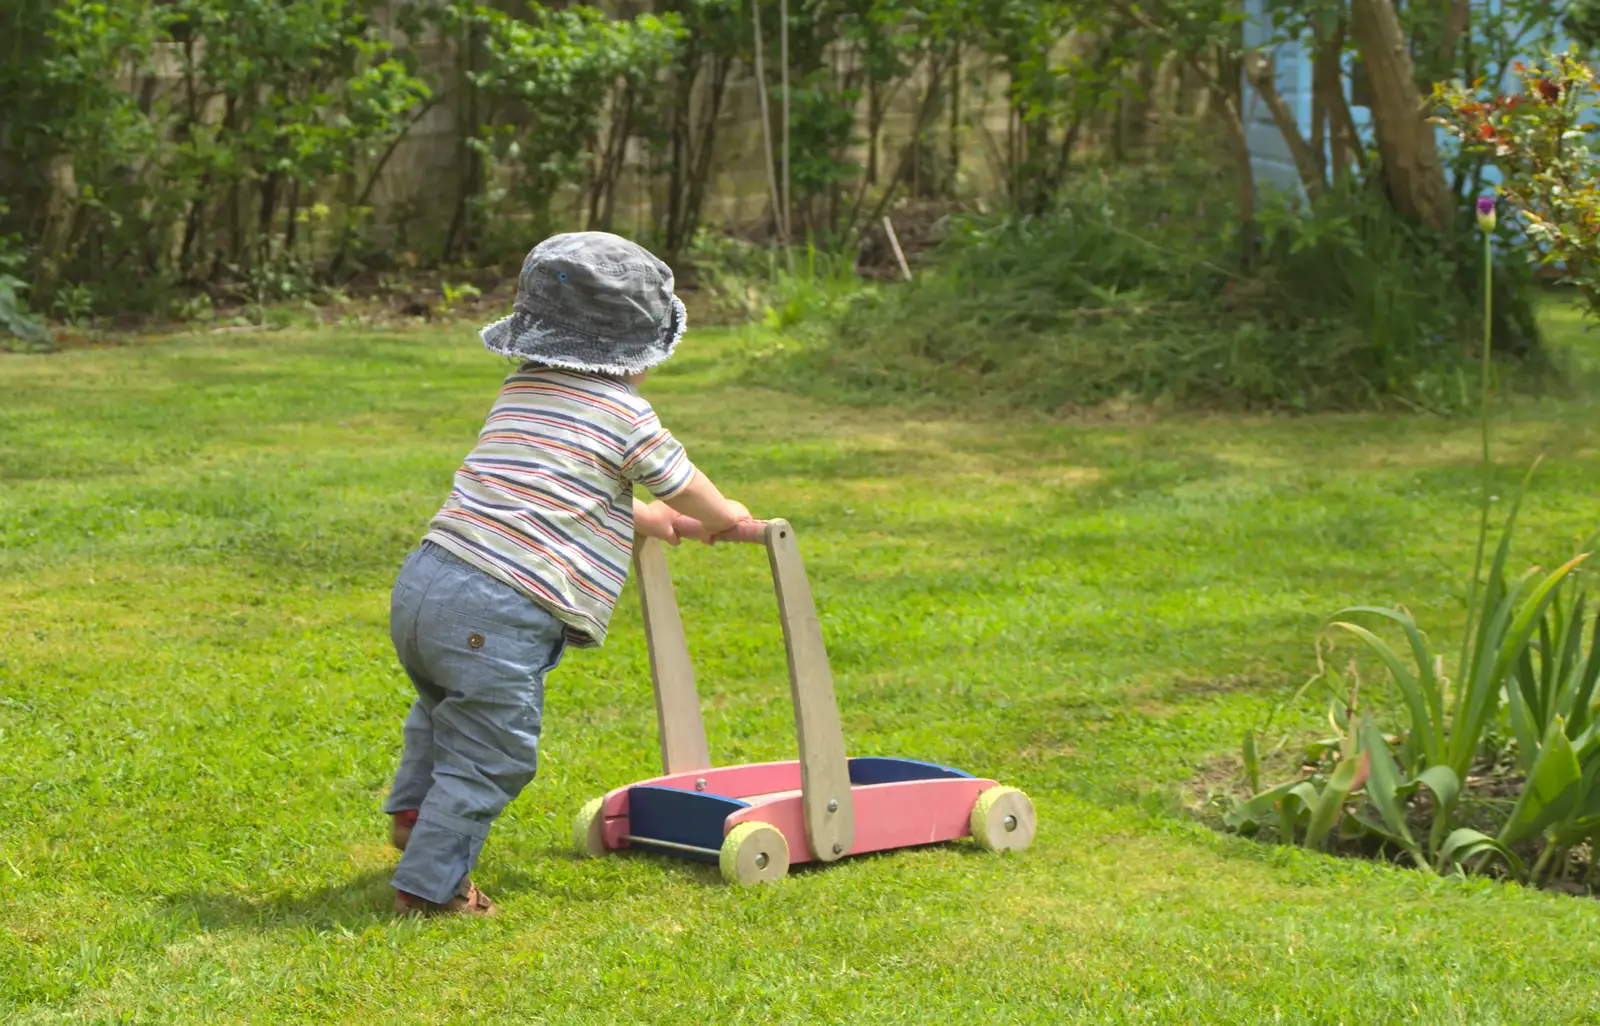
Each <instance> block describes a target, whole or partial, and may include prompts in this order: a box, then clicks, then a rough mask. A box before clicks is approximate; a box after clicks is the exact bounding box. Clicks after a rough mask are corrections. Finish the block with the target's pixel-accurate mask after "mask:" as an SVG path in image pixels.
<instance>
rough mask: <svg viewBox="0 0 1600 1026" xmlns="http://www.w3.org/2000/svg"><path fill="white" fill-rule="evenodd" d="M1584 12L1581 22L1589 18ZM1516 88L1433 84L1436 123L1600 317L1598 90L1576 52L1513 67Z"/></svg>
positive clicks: (1591, 72)
mask: <svg viewBox="0 0 1600 1026" xmlns="http://www.w3.org/2000/svg"><path fill="white" fill-rule="evenodd" d="M1593 10H1594V8H1590V9H1589V13H1588V14H1587V15H1586V16H1588V17H1592V16H1593ZM1515 70H1516V73H1517V75H1518V77H1519V79H1520V80H1521V84H1522V89H1521V91H1520V92H1518V93H1516V94H1512V95H1500V94H1498V93H1495V92H1493V91H1487V90H1485V88H1484V83H1482V82H1476V83H1473V85H1472V86H1471V87H1470V88H1469V87H1467V86H1464V85H1462V84H1461V83H1454V84H1448V85H1442V86H1440V87H1439V88H1438V89H1437V90H1436V92H1435V97H1434V99H1435V102H1436V103H1437V104H1438V106H1439V109H1440V111H1441V113H1440V116H1439V117H1438V118H1437V119H1436V120H1437V121H1438V123H1439V124H1441V125H1443V126H1444V127H1445V128H1446V129H1448V130H1449V131H1450V132H1451V133H1452V134H1453V135H1455V136H1456V137H1457V138H1458V139H1460V140H1461V144H1462V146H1463V148H1464V149H1466V150H1468V151H1469V152H1476V153H1481V154H1484V155H1486V156H1487V157H1488V158H1489V159H1490V160H1491V161H1492V162H1493V163H1494V165H1495V167H1496V168H1498V169H1499V171H1500V174H1501V184H1500V192H1501V194H1502V195H1503V197H1504V199H1505V201H1506V205H1507V206H1508V207H1510V209H1511V210H1512V211H1513V212H1514V214H1515V217H1516V219H1517V220H1519V221H1520V222H1521V224H1522V226H1523V228H1524V229H1525V230H1526V231H1527V232H1528V234H1530V235H1531V236H1532V237H1533V241H1534V242H1535V244H1536V245H1537V247H1538V249H1539V251H1540V254H1541V256H1542V257H1543V259H1544V260H1545V261H1546V262H1547V263H1550V264H1554V265H1557V266H1559V267H1560V268H1561V269H1562V272H1563V275H1564V276H1565V278H1566V279H1567V280H1568V281H1569V282H1571V283H1572V284H1573V285H1574V286H1576V288H1577V289H1578V291H1579V292H1580V293H1581V294H1582V295H1583V297H1584V298H1585V300H1587V302H1588V305H1589V308H1590V310H1591V312H1596V313H1600V163H1597V157H1600V154H1597V153H1596V151H1595V147H1594V140H1595V133H1596V132H1597V131H1600V126H1597V125H1595V124H1594V123H1593V121H1592V119H1593V117H1594V116H1595V115H1594V112H1595V110H1596V109H1597V108H1600V85H1597V83H1596V79H1595V70H1594V67H1593V66H1592V65H1591V64H1590V63H1588V62H1587V61H1585V60H1583V59H1582V58H1581V57H1580V56H1579V55H1578V53H1577V52H1576V50H1573V51H1571V52H1568V53H1564V54H1552V55H1550V56H1548V57H1547V58H1546V59H1545V60H1544V61H1543V62H1541V63H1538V64H1534V65H1524V64H1521V63H1518V64H1516V65H1515Z"/></svg>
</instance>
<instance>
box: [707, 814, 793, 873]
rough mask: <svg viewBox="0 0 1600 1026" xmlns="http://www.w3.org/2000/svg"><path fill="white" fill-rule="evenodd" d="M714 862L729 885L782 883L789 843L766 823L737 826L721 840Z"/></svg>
mask: <svg viewBox="0 0 1600 1026" xmlns="http://www.w3.org/2000/svg"><path fill="white" fill-rule="evenodd" d="M717 863H718V865H719V866H720V868H721V869H722V878H723V879H724V880H726V881H728V882H729V883H731V884H739V885H741V886H748V885H749V884H758V883H767V882H769V881H772V880H782V879H783V878H784V876H785V875H786V874H787V873H788V872H789V842H788V841H785V840H784V839H783V834H782V833H780V832H779V831H778V830H777V829H776V828H774V827H770V826H768V825H767V824H765V823H740V824H739V825H738V826H736V827H734V828H733V829H732V830H730V831H728V836H727V837H725V838H723V840H722V854H721V856H720V857H719V858H718V859H717Z"/></svg>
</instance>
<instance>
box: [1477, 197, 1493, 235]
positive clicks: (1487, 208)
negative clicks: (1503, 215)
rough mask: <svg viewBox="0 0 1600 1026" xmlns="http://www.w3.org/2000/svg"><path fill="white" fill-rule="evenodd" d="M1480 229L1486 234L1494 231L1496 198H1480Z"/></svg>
mask: <svg viewBox="0 0 1600 1026" xmlns="http://www.w3.org/2000/svg"><path fill="white" fill-rule="evenodd" d="M1478 227H1479V228H1482V229H1483V230H1484V231H1486V232H1492V231H1494V197H1493V196H1479V197H1478Z"/></svg>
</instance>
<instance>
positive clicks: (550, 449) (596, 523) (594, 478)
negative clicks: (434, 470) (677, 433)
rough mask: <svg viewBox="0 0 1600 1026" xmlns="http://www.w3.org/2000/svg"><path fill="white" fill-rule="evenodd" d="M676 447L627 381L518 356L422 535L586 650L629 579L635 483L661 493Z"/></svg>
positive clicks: (669, 487) (602, 631)
mask: <svg viewBox="0 0 1600 1026" xmlns="http://www.w3.org/2000/svg"><path fill="white" fill-rule="evenodd" d="M693 477H694V465H693V464H691V463H690V462H689V457H688V454H687V453H685V452H684V450H683V446H682V445H680V444H679V443H678V441H677V440H676V439H674V438H673V437H672V435H671V433H670V432H668V431H667V429H666V428H664V427H662V426H661V422H660V421H659V420H657V419H656V414H655V411H654V410H653V409H651V407H650V404H649V402H647V401H646V400H645V399H643V398H641V397H640V396H639V395H638V393H637V392H635V391H634V390H633V388H631V387H630V386H629V385H627V384H626V383H625V382H623V381H621V380H620V379H617V378H611V377H606V376H604V375H600V374H584V373H578V372H574V371H566V370H552V369H549V368H543V367H538V366H535V365H532V364H524V365H523V366H522V367H520V368H519V369H518V370H516V371H515V372H513V373H512V374H511V375H510V377H508V378H506V381H505V384H504V385H503V386H502V387H501V389H500V395H499V397H498V398H497V399H496V400H495V403H494V407H493V408H492V409H491V410H490V411H489V417H488V420H487V421H486V422H485V423H484V426H483V431H482V432H481V433H480V434H479V436H478V444H477V446H476V447H475V448H474V449H473V450H472V452H471V453H470V454H468V456H467V458H466V461H465V462H464V463H463V464H462V466H461V469H460V470H458V471H456V476H455V487H454V488H453V489H452V490H451V492H450V498H449V499H448V500H447V501H446V502H445V504H444V507H443V508H442V509H440V510H439V512H438V514H437V515H436V516H435V517H434V518H433V521H432V523H431V524H429V530H428V534H427V536H426V540H428V541H431V542H433V543H434V544H436V545H439V546H441V547H443V548H445V549H448V550H449V551H450V552H453V553H455V554H456V555H457V556H460V557H461V558H462V559H464V560H466V561H467V562H469V563H471V564H472V565H474V566H476V567H478V568H480V569H482V570H484V571H485V572H487V573H489V574H492V575H493V576H494V577H496V578H498V579H500V580H502V581H504V582H506V583H507V584H509V585H511V586H512V587H513V588H516V589H517V590H518V591H520V592H522V593H523V594H525V595H527V596H528V597H529V598H531V599H533V600H534V601H535V602H538V603H539V604H540V605H542V606H544V607H545V608H546V609H548V610H549V611H550V612H551V613H552V614H554V615H555V616H556V617H558V618H560V620H561V621H562V622H563V623H565V624H566V625H567V640H568V643H569V644H572V645H575V646H578V647H585V648H588V647H594V646H598V645H600V644H601V643H603V642H604V641H605V636H606V624H607V623H608V622H609V621H610V619H611V610H612V609H613V608H614V607H615V606H616V603H617V596H618V594H619V593H620V592H621V591H622V584H623V582H624V581H625V580H626V579H627V576H628V563H629V560H630V558H631V555H632V548H633V485H634V484H639V485H641V486H643V487H644V488H645V489H646V490H647V491H649V492H650V494H652V495H654V496H655V497H656V498H658V499H668V498H671V497H672V496H674V495H676V494H677V493H679V492H681V491H682V490H683V489H684V488H686V487H688V485H689V481H690V479H691V478H693Z"/></svg>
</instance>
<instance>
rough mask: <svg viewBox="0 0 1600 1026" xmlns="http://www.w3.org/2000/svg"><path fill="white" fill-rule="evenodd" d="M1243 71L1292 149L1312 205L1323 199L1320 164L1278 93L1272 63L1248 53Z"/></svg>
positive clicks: (1248, 51)
mask: <svg viewBox="0 0 1600 1026" xmlns="http://www.w3.org/2000/svg"><path fill="white" fill-rule="evenodd" d="M1244 69H1245V74H1246V75H1248V76H1249V77H1250V84H1251V85H1253V86H1255V89H1256V92H1257V93H1258V94H1260V96H1261V99H1262V101H1263V102H1264V103H1265V104H1266V105H1267V110H1268V111H1269V112H1271V114H1272V122H1273V124H1275V125H1277V126H1278V132H1279V133H1280V134H1281V135H1282V136H1283V141H1284V143H1285V144H1286V145H1287V146H1288V147H1289V156H1291V157H1293V158H1294V167H1295V171H1296V172H1297V173H1298V174H1299V175H1300V185H1301V186H1302V187H1303V188H1304V189H1305V191H1306V197H1307V198H1308V199H1311V200H1312V201H1315V200H1317V199H1319V198H1321V196H1322V194H1323V193H1324V192H1325V191H1327V183H1326V182H1324V181H1323V178H1322V166H1321V163H1320V162H1319V161H1318V160H1317V159H1316V157H1315V156H1314V155H1313V154H1312V152H1311V147H1310V146H1309V145H1307V143H1306V137H1305V136H1304V135H1301V134H1300V125H1299V123H1298V122H1297V121H1296V120H1295V117H1294V112H1293V111H1291V110H1290V109H1289V105H1288V104H1287V103H1285V102H1284V101H1283V97H1282V96H1281V95H1280V94H1279V93H1278V84H1277V82H1276V81H1275V79H1276V75H1277V72H1275V71H1274V70H1273V66H1272V62H1271V61H1269V60H1267V59H1266V58H1265V57H1263V56H1261V51H1259V50H1246V51H1245V53H1244Z"/></svg>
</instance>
